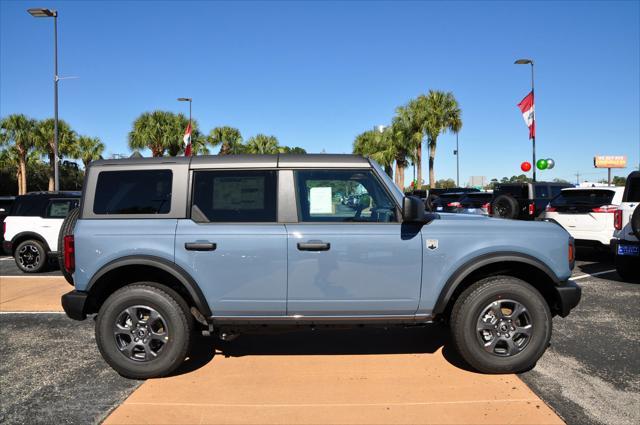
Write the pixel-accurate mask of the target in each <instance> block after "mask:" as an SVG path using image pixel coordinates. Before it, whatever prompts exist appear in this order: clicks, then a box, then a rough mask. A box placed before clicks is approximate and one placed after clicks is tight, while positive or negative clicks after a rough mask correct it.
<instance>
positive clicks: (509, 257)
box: [433, 251, 561, 315]
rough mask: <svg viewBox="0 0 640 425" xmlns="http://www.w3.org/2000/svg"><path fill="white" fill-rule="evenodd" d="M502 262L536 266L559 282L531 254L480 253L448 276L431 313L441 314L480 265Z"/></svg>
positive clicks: (558, 281)
mask: <svg viewBox="0 0 640 425" xmlns="http://www.w3.org/2000/svg"><path fill="white" fill-rule="evenodd" d="M504 262H511V263H522V264H526V265H529V266H533V267H536V268H537V269H539V270H540V271H542V272H543V273H544V274H545V275H547V276H548V277H549V279H550V280H551V281H553V283H554V284H556V285H559V284H560V283H561V281H560V279H558V276H556V274H555V273H554V272H553V270H551V268H550V267H549V266H547V265H546V264H545V263H543V262H542V261H540V260H539V259H537V258H535V257H533V256H531V255H527V254H522V253H520V252H509V251H504V252H491V253H488V254H482V255H479V256H477V257H474V258H472V259H471V260H469V261H467V262H466V263H464V264H463V265H462V266H460V267H459V268H458V269H457V270H456V271H455V272H454V273H453V274H452V275H451V276H450V277H449V279H448V280H447V282H446V283H445V285H444V287H443V288H442V290H441V291H440V295H439V296H438V301H437V302H436V305H435V307H434V308H433V315H436V314H441V313H443V312H444V311H445V309H446V308H447V304H449V300H451V297H452V296H453V294H454V293H455V290H456V288H457V287H458V285H460V284H461V283H462V281H463V280H464V279H465V278H466V277H467V276H469V275H470V274H471V273H473V272H474V271H476V270H478V269H480V268H481V267H484V266H488V265H490V264H496V263H504Z"/></svg>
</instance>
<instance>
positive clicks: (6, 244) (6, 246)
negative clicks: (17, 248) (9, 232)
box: [2, 241, 13, 255]
mask: <svg viewBox="0 0 640 425" xmlns="http://www.w3.org/2000/svg"><path fill="white" fill-rule="evenodd" d="M12 249H13V244H12V243H11V241H2V250H3V251H4V252H5V254H7V255H11V254H13V252H12Z"/></svg>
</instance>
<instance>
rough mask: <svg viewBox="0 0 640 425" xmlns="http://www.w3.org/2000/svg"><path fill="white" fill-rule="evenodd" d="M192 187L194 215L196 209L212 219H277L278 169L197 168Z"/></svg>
mask: <svg viewBox="0 0 640 425" xmlns="http://www.w3.org/2000/svg"><path fill="white" fill-rule="evenodd" d="M193 187H194V189H193V209H192V218H193V214H194V211H193V210H195V213H196V214H197V215H198V216H204V217H206V220H205V221H210V222H275V221H277V197H276V193H277V174H276V171H196V172H194V178H193ZM198 221H200V220H198Z"/></svg>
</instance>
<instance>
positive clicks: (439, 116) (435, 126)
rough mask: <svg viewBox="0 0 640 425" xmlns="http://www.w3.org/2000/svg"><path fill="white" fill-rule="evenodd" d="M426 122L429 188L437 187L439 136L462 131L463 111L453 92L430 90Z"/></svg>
mask: <svg viewBox="0 0 640 425" xmlns="http://www.w3.org/2000/svg"><path fill="white" fill-rule="evenodd" d="M425 106H426V112H427V114H426V120H425V125H424V133H425V134H426V136H427V145H428V146H429V187H432V188H433V187H435V183H436V178H435V172H434V168H433V165H434V162H435V158H436V146H437V142H438V136H439V135H440V133H444V132H445V131H451V132H453V133H457V132H459V131H460V130H461V129H462V111H461V110H460V106H459V105H458V102H457V101H456V98H455V97H454V96H453V93H451V92H442V91H435V90H429V94H427V96H426V97H425Z"/></svg>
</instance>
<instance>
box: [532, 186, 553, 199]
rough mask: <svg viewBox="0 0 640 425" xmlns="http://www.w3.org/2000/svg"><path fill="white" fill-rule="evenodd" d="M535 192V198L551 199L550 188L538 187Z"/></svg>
mask: <svg viewBox="0 0 640 425" xmlns="http://www.w3.org/2000/svg"><path fill="white" fill-rule="evenodd" d="M534 191H535V197H536V199H537V198H542V199H547V198H550V196H549V195H550V193H549V186H547V185H546V184H545V185H536V186H535V187H534Z"/></svg>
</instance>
